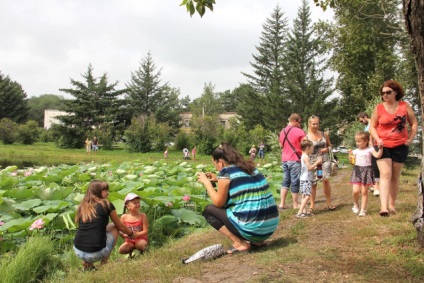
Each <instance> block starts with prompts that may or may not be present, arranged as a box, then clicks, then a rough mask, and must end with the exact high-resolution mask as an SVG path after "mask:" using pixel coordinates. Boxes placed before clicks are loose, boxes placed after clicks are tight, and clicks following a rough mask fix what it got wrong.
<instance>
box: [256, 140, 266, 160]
mask: <svg viewBox="0 0 424 283" xmlns="http://www.w3.org/2000/svg"><path fill="white" fill-rule="evenodd" d="M258 155H259V161H260V160H262V161H264V158H265V144H264V142H261V143H260V144H259V152H258Z"/></svg>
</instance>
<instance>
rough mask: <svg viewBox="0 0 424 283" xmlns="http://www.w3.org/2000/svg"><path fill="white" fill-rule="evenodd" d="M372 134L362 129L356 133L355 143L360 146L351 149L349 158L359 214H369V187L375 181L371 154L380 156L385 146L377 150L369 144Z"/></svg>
mask: <svg viewBox="0 0 424 283" xmlns="http://www.w3.org/2000/svg"><path fill="white" fill-rule="evenodd" d="M369 141H370V135H369V133H366V132H363V131H360V132H357V133H356V134H355V143H356V146H357V147H358V148H357V149H355V150H353V151H352V150H350V151H349V159H350V162H351V163H352V165H353V164H354V165H355V166H354V167H353V170H352V174H351V176H350V184H352V186H353V189H352V196H353V207H352V211H353V213H355V214H357V213H358V212H359V214H358V216H366V215H367V202H368V188H369V187H370V186H372V185H373V184H374V183H375V181H374V174H373V170H372V166H371V156H374V157H375V158H380V157H381V156H382V154H383V146H382V145H380V146H379V147H378V151H376V150H375V149H374V148H373V147H370V146H369ZM360 194H362V201H361V210H359V195H360Z"/></svg>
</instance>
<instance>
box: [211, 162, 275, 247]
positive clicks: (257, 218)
mask: <svg viewBox="0 0 424 283" xmlns="http://www.w3.org/2000/svg"><path fill="white" fill-rule="evenodd" d="M218 178H220V179H230V189H229V192H228V194H229V196H228V200H227V203H226V204H225V208H226V209H227V216H228V219H229V220H230V221H231V223H232V224H233V225H234V226H235V227H236V228H237V230H238V231H239V232H240V234H241V235H242V236H243V237H244V239H246V240H248V241H252V242H261V241H264V240H266V239H267V238H269V237H270V236H271V235H272V233H274V231H275V230H276V229H277V226H278V221H279V214H278V209H277V205H276V204H275V200H274V196H273V195H272V193H271V191H270V190H269V185H268V183H267V181H266V179H265V177H264V176H263V175H262V174H261V173H259V171H258V170H257V169H255V172H254V175H253V176H252V175H249V174H247V173H245V172H243V171H242V170H241V169H240V168H239V167H237V166H235V165H231V166H229V167H226V168H223V169H222V170H221V171H220V172H219V176H218Z"/></svg>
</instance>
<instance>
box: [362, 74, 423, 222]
mask: <svg viewBox="0 0 424 283" xmlns="http://www.w3.org/2000/svg"><path fill="white" fill-rule="evenodd" d="M380 95H381V100H382V101H383V102H382V103H379V104H377V105H376V106H375V108H374V111H373V113H372V116H371V125H370V133H371V135H372V137H373V139H374V141H375V142H376V144H377V145H383V156H382V157H381V158H379V159H377V165H378V169H379V170H380V204H381V208H380V216H382V217H386V216H389V213H390V214H396V208H395V205H396V199H397V195H398V191H399V181H400V173H401V171H402V168H403V164H404V163H405V161H406V158H407V157H408V151H409V146H410V145H411V143H412V141H413V140H414V137H415V135H416V134H417V130H418V122H417V118H416V117H415V114H414V111H413V110H412V108H411V106H410V105H409V104H408V103H407V102H405V101H401V99H402V97H404V95H405V93H404V90H403V88H402V86H401V85H400V84H399V83H398V82H397V81H394V80H389V81H386V82H384V83H383V85H382V86H381V88H380ZM407 124H409V127H410V130H409V132H408V128H407Z"/></svg>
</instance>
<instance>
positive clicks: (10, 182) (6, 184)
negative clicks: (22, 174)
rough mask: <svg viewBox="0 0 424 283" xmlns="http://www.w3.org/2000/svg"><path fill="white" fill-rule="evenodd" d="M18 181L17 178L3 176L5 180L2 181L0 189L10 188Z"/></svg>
mask: <svg viewBox="0 0 424 283" xmlns="http://www.w3.org/2000/svg"><path fill="white" fill-rule="evenodd" d="M17 183H18V180H17V179H16V178H12V177H9V176H7V177H6V176H3V180H1V182H0V189H2V190H10V189H12V188H13V186H15V185H16V184H17Z"/></svg>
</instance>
